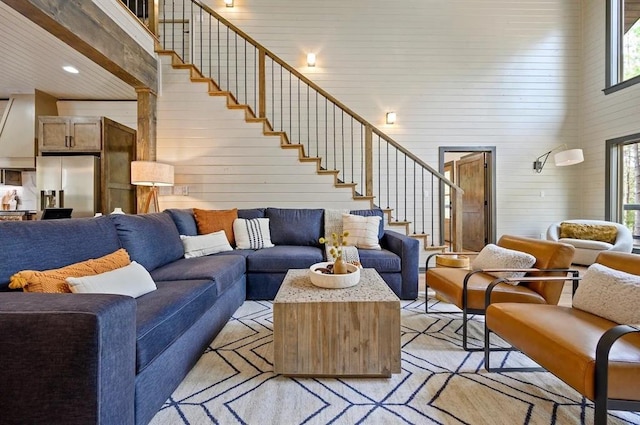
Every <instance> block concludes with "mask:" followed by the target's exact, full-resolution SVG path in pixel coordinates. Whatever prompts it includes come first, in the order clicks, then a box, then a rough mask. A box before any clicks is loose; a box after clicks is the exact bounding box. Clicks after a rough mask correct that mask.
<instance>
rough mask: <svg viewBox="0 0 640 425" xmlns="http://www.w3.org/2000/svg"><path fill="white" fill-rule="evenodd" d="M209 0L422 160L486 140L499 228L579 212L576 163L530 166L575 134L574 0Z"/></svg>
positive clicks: (541, 224) (524, 230) (536, 228)
mask: <svg viewBox="0 0 640 425" xmlns="http://www.w3.org/2000/svg"><path fill="white" fill-rule="evenodd" d="M207 3H208V4H209V5H210V6H211V7H212V8H214V9H215V10H216V11H218V12H219V13H221V14H222V15H223V16H225V17H226V18H228V19H229V20H230V21H232V22H234V23H235V24H236V25H237V26H238V27H240V28H241V29H242V30H243V31H245V32H246V33H248V34H249V35H250V36H252V37H253V38H254V39H256V40H258V41H259V42H261V43H263V44H264V45H265V46H266V47H267V48H268V49H270V50H271V51H273V52H274V53H276V54H277V55H279V56H280V57H282V58H283V59H284V60H286V61H287V62H289V63H290V64H292V65H294V66H296V67H297V69H298V70H299V71H301V72H303V73H304V74H305V75H307V76H308V77H310V78H311V79H312V80H314V81H315V82H317V83H318V84H320V86H321V87H323V88H324V89H326V90H327V91H328V92H329V93H331V94H333V95H334V96H335V97H337V98H338V99H339V100H340V101H342V102H344V103H345V104H346V105H347V106H349V107H351V108H352V109H354V110H355V111H356V112H357V113H359V114H361V115H362V116H364V117H365V118H366V119H368V120H370V121H371V122H372V123H374V124H375V125H377V126H378V127H379V128H381V129H384V130H386V131H387V132H388V134H390V135H391V136H392V137H393V138H394V139H395V140H397V141H398V142H400V143H401V144H402V145H404V146H406V147H407V148H409V149H410V150H411V151H412V152H414V153H416V154H418V155H419V156H420V157H421V158H422V159H424V160H426V161H427V162H428V163H430V164H432V165H435V166H437V161H438V147H439V146H495V147H496V151H497V158H496V160H497V176H496V178H497V221H498V223H497V229H498V235H500V234H504V233H512V234H521V235H529V236H538V235H539V234H540V233H542V232H544V231H545V230H546V228H547V227H548V225H549V224H550V223H552V222H553V221H556V220H562V219H564V218H567V217H576V216H580V215H582V211H581V208H580V207H579V203H580V196H579V194H578V192H579V190H580V177H581V167H583V166H582V165H577V166H574V167H566V168H556V167H555V166H554V165H553V161H550V162H549V163H547V165H546V166H545V169H544V171H543V173H541V174H536V173H535V172H534V171H533V169H532V163H533V161H534V159H535V158H536V157H537V156H539V155H541V154H542V153H544V152H546V151H549V150H551V149H552V148H554V147H556V146H558V145H561V144H563V143H566V144H567V145H569V146H571V147H579V146H580V144H581V140H580V137H579V124H580V120H579V104H578V101H579V95H580V79H581V69H580V65H581V60H580V58H581V51H580V49H581V40H580V35H581V33H580V31H581V6H580V1H578V0H551V1H539V0H529V1H514V0H509V1H507V0H504V1H488V0H487V1H472V0H461V1H456V2H447V1H438V2H433V1H428V2H427V1H395V2H389V1H382V0H352V1H348V2H344V1H339V0H326V1H323V2H312V3H310V2H293V1H287V0H273V1H270V2H261V1H257V0H236V2H235V7H234V8H226V7H224V4H223V1H222V0H215V1H212V0H210V1H208V2H207ZM307 52H314V53H316V54H317V66H316V67H315V68H309V67H307V66H306V63H305V60H306V53H307ZM387 111H395V112H396V113H397V114H398V119H397V123H396V124H395V125H393V126H388V125H385V124H384V116H385V112H387Z"/></svg>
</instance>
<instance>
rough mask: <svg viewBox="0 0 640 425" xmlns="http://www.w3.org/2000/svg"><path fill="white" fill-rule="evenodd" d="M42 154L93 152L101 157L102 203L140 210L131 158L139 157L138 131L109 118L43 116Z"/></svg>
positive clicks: (105, 206)
mask: <svg viewBox="0 0 640 425" xmlns="http://www.w3.org/2000/svg"><path fill="white" fill-rule="evenodd" d="M39 128H40V131H39V136H40V137H39V138H38V146H39V149H40V152H39V154H40V155H41V156H59V155H77V154H89V155H94V156H97V157H98V158H99V159H100V199H101V202H100V206H99V210H98V211H96V212H101V213H103V214H108V213H110V212H111V211H113V210H114V209H115V208H122V209H123V210H124V212H126V213H130V214H135V213H136V187H135V186H133V185H132V184H131V161H135V160H136V131H135V130H134V129H132V128H129V127H127V126H125V125H122V124H120V123H118V122H115V121H113V120H110V119H109V118H106V117H69V116H66V117H65V116H41V117H40V126H39Z"/></svg>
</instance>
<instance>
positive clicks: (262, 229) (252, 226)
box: [233, 218, 274, 249]
mask: <svg viewBox="0 0 640 425" xmlns="http://www.w3.org/2000/svg"><path fill="white" fill-rule="evenodd" d="M233 233H234V235H235V237H236V248H238V249H262V248H271V247H273V246H274V245H273V243H271V233H270V232H269V219H268V218H252V219H248V220H246V219H243V218H237V219H236V220H234V222H233Z"/></svg>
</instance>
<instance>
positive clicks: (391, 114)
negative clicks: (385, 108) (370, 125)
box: [385, 112, 396, 124]
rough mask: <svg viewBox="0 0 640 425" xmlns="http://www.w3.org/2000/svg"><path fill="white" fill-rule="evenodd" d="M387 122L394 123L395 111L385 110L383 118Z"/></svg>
mask: <svg viewBox="0 0 640 425" xmlns="http://www.w3.org/2000/svg"><path fill="white" fill-rule="evenodd" d="M385 122H386V123H387V124H395V123H396V113H395V112H387V116H386V119H385Z"/></svg>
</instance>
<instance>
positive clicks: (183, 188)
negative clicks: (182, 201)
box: [172, 185, 189, 196]
mask: <svg viewBox="0 0 640 425" xmlns="http://www.w3.org/2000/svg"><path fill="white" fill-rule="evenodd" d="M172 189H173V194H174V195H178V196H187V195H188V194H189V186H187V185H176V186H173V188H172Z"/></svg>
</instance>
